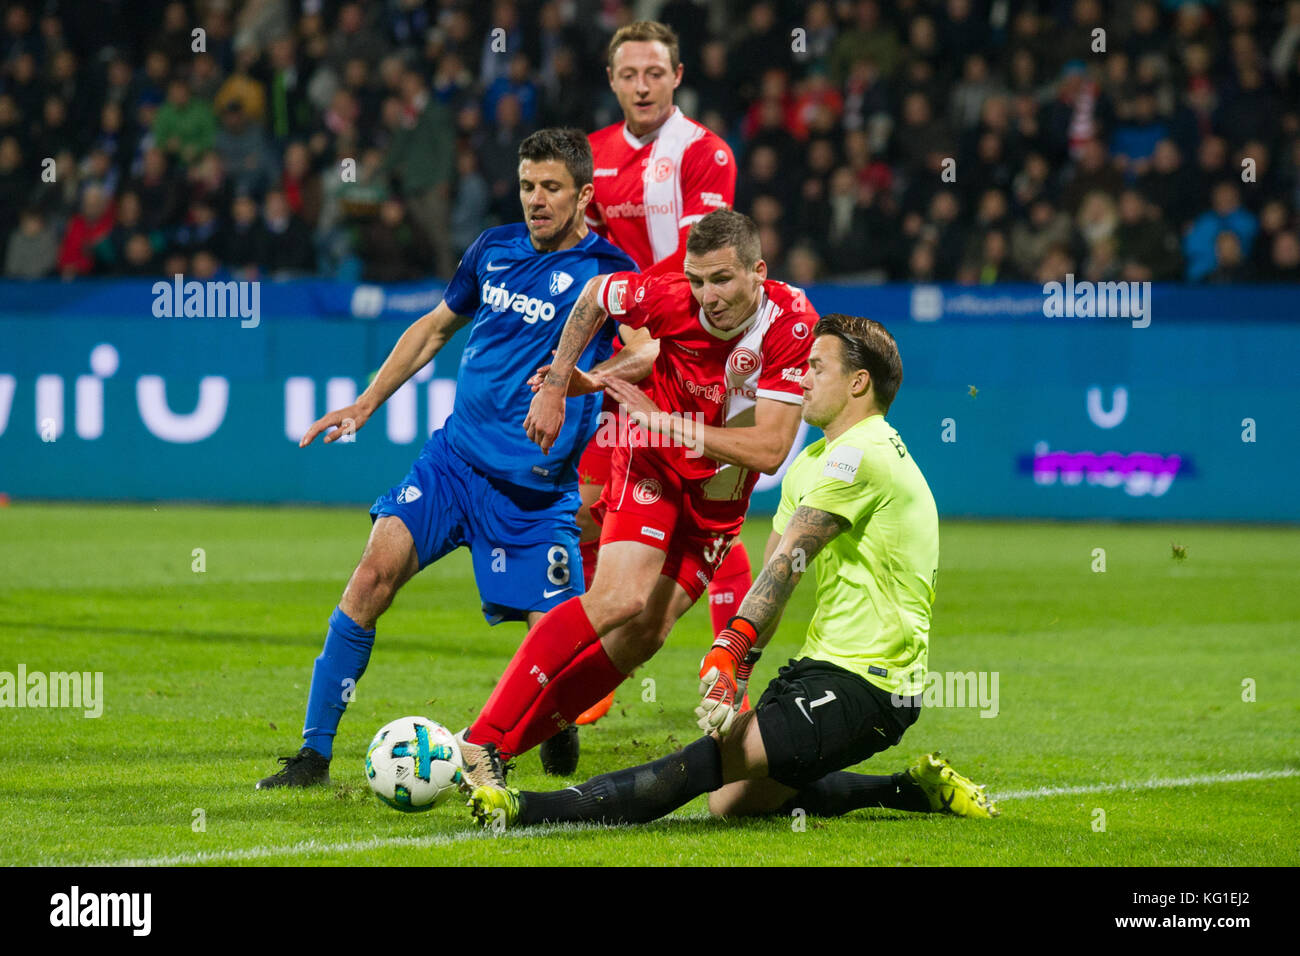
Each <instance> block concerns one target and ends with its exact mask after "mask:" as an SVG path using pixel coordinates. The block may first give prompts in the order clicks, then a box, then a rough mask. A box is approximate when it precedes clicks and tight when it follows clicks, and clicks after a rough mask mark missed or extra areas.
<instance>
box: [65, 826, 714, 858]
mask: <svg viewBox="0 0 1300 956" xmlns="http://www.w3.org/2000/svg"><path fill="white" fill-rule="evenodd" d="M673 819H674V820H696V821H698V820H708V819H711V815H710V814H708V813H689V814H682V815H680V816H675V817H673ZM617 829H622V828H621V827H617V826H613V825H608V824H598V823H555V824H546V825H544V826H536V827H528V828H527V829H524V830H505V831H502V832H500V833H493V834H490V835H489V834H487V833H484V832H483V831H482V830H479V829H469V830H465V831H463V832H460V833H430V834H427V835H426V836H409V837H371V838H370V839H368V840H352V841H349V842H347V843H318V842H317V841H315V840H305V841H303V842H302V843H294V844H292V845H290V846H283V847H249V848H248V849H244V850H203V851H200V852H198V853H177V854H174V855H172V856H151V857H140V858H137V859H134V860H86V861H83V862H81V863H51V864H48V865H50V866H197V865H202V864H204V863H244V862H248V861H252V860H265V859H270V858H272V857H281V856H284V857H294V856H310V855H312V854H315V853H358V852H365V851H367V850H380V849H385V848H388V847H399V846H405V847H416V848H421V847H439V846H450V845H451V844H453V843H463V842H465V841H466V840H495V839H501V838H506V839H511V838H513V839H519V838H528V837H542V836H546V835H547V834H549V833H559V832H564V831H570V832H572V831H578V830H617Z"/></svg>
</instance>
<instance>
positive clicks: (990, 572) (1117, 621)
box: [0, 503, 1300, 866]
mask: <svg viewBox="0 0 1300 956" xmlns="http://www.w3.org/2000/svg"><path fill="white" fill-rule="evenodd" d="M368 527H369V519H368V518H367V516H366V514H365V510H364V509H361V508H358V509H347V510H340V509H312V508H284V509H275V508H267V509H259V508H207V507H192V506H178V505H170V504H159V505H157V506H154V505H136V506H117V505H112V506H104V505H84V506H83V505H36V504H26V503H16V504H14V505H12V506H10V507H8V508H6V509H3V510H0V528H3V533H0V569H2V570H3V577H2V578H0V671H7V672H10V673H14V672H16V670H17V668H18V666H19V665H20V664H22V665H25V667H26V669H27V671H28V672H29V673H31V672H36V671H41V672H51V671H71V670H77V671H101V672H103V675H104V677H103V680H104V698H105V704H104V711H103V715H102V716H101V717H99V718H98V719H90V718H86V717H85V716H83V715H82V713H81V712H80V711H73V710H68V709H16V708H15V709H10V708H0V794H3V799H0V864H20V865H26V864H80V863H121V862H133V863H137V864H138V863H170V864H187V863H194V864H204V863H210V864H237V865H278V864H295V865H299V864H344V865H346V864H362V865H383V866H394V865H406V864H415V865H429V864H450V865H457V864H494V863H505V864H531V863H539V864H550V865H555V864H560V865H564V864H574V865H598V864H641V865H652V866H663V865H689V864H715V863H718V862H725V863H728V864H767V863H773V864H796V865H798V864H849V865H863V864H926V865H929V864H966V865H1001V864H1007V865H1017V864H1047V865H1054V864H1063V865H1075V864H1101V865H1109V864H1126V865H1168V864H1181V865H1216V866H1219V865H1259V864H1290V865H1295V864H1297V863H1300V849H1297V848H1298V847H1300V824H1297V816H1298V812H1300V746H1298V742H1300V653H1297V652H1298V651H1300V588H1297V587H1296V581H1297V571H1296V569H1297V567H1298V566H1300V532H1297V531H1295V530H1288V529H1279V528H1239V527H1220V526H1193V525H1178V526H1160V525H1105V524H995V523H966V522H957V521H945V522H943V523H942V524H941V534H942V558H941V569H940V573H939V584H938V591H939V598H938V602H937V604H936V606H935V616H934V626H933V631H932V635H931V655H930V666H931V668H932V669H933V670H937V671H943V672H947V671H955V672H966V671H985V672H994V671H996V672H997V673H998V675H999V700H998V714H997V716H996V717H992V718H987V717H981V716H980V710H979V708H977V707H976V708H972V707H965V708H956V707H945V708H938V707H936V708H929V709H927V710H926V711H925V712H924V713H923V714H922V716H921V719H920V720H919V721H918V722H917V724H916V725H915V726H914V727H913V728H912V729H911V730H910V731H909V732H908V734H907V736H906V737H905V738H904V740H903V743H902V744H901V745H900V746H899V747H897V748H894V749H893V750H891V751H888V752H886V753H884V754H880V755H877V756H876V757H875V758H873V759H872V760H871V761H869V762H868V763H867V764H864V765H863V767H864V768H865V769H867V770H868V771H874V772H881V773H885V772H892V771H894V770H896V769H900V768H902V767H903V766H904V765H906V763H907V762H908V761H910V760H911V759H912V758H913V757H914V756H915V755H916V754H918V753H921V752H923V751H926V750H932V749H940V750H942V751H943V752H944V753H945V754H946V755H949V756H951V758H952V760H953V762H954V764H955V766H957V767H958V769H960V770H962V771H963V772H965V773H966V774H968V775H969V776H971V777H973V778H974V779H975V780H976V781H978V782H981V783H985V784H987V785H988V787H989V790H990V792H991V793H992V794H993V795H994V796H995V798H998V799H999V803H1000V805H1001V807H1002V811H1003V815H1002V817H1001V818H999V819H997V820H993V821H974V820H960V819H954V818H948V817H939V816H928V815H908V814H903V813H894V812H886V811H876V812H859V813H856V814H853V815H850V816H848V817H843V818H839V819H833V820H814V819H809V820H807V821H806V827H803V828H801V827H799V826H797V825H796V824H797V822H798V821H797V820H794V819H791V818H771V819H765V820H759V821H747V822H744V823H736V822H727V821H720V820H714V819H711V818H709V817H708V815H707V810H706V808H705V804H704V801H703V799H700V800H696V801H694V802H693V803H691V804H689V805H687V806H686V807H684V808H682V810H681V811H679V812H678V813H677V814H676V815H674V816H673V817H671V818H669V819H667V820H665V821H661V822H660V823H658V824H655V825H652V826H645V827H639V828H607V827H569V828H547V829H540V830H532V831H521V832H512V833H507V834H504V835H501V836H495V835H493V834H491V833H480V832H478V831H477V830H475V829H474V828H473V827H472V826H471V823H470V820H469V818H468V815H467V812H466V811H465V810H464V809H463V807H461V806H460V805H459V804H452V805H449V806H446V807H440V808H438V809H435V810H433V811H431V812H429V813H424V814H411V815H405V814H400V813H395V812H394V811H392V810H390V809H388V808H387V807H385V806H383V805H382V804H381V803H379V801H378V800H376V799H375V798H374V797H372V796H371V795H370V793H369V790H368V788H367V787H366V784H365V781H364V779H363V776H362V769H361V768H362V759H363V753H364V749H365V746H366V744H367V742H368V741H369V739H370V737H371V735H372V734H373V733H374V731H375V730H376V729H377V728H378V727H379V726H380V725H382V724H383V723H385V722H387V721H389V720H391V719H393V718H395V717H399V716H402V715H404V714H410V713H418V714H423V715H425V716H428V717H431V718H433V719H435V720H438V721H441V722H442V723H444V724H447V725H448V726H450V727H451V728H452V729H459V728H460V727H461V726H463V725H464V724H465V723H466V722H468V720H469V719H470V718H471V717H472V716H473V714H474V713H475V712H476V710H477V708H478V707H479V705H481V703H482V702H483V700H484V699H485V698H486V696H487V694H488V693H489V691H490V690H491V689H492V686H493V683H494V681H495V679H496V677H497V675H498V674H499V673H500V671H501V669H502V668H503V667H504V665H505V662H506V661H507V659H508V658H509V656H510V654H511V653H512V652H513V650H514V648H515V647H516V645H517V643H518V641H519V640H520V639H521V638H522V626H521V625H504V626H501V627H498V628H494V629H489V628H488V627H487V626H486V625H485V624H484V623H483V620H482V618H481V616H480V615H479V613H478V607H477V600H476V594H475V590H474V585H473V578H472V575H471V572H470V565H469V560H468V556H467V554H466V553H465V552H460V553H458V554H456V555H453V556H451V557H450V558H448V559H446V560H444V561H443V562H441V563H439V564H437V565H434V566H433V567H431V568H429V569H426V570H425V571H424V572H422V573H421V574H420V575H419V576H417V577H416V578H415V580H414V581H412V582H411V584H409V585H408V586H407V588H406V589H405V590H404V591H403V592H402V593H401V594H400V595H399V596H398V598H397V601H396V604H395V606H394V607H393V609H392V610H391V611H390V612H389V613H388V614H387V615H386V616H385V617H384V618H383V619H382V620H381V621H380V624H379V634H378V639H377V643H376V648H375V653H374V655H373V657H372V658H371V662H370V668H369V670H368V672H367V673H366V676H365V678H364V679H363V680H362V681H361V683H360V686H359V688H358V694H357V699H356V701H355V702H354V703H353V704H352V707H351V708H350V710H349V711H348V714H347V716H346V718H345V719H344V722H343V726H342V730H341V733H340V736H339V739H338V746H337V749H336V753H335V760H334V764H333V777H334V784H333V786H331V787H329V788H319V789H316V790H312V791H310V792H282V791H277V792H271V793H257V792H254V790H253V784H254V782H255V781H256V780H257V779H258V778H259V777H262V776H264V775H265V774H267V773H269V772H271V771H272V770H274V769H275V766H276V765H275V762H274V758H275V757H276V756H277V755H280V754H287V753H291V752H293V751H294V750H296V749H297V746H298V737H299V731H300V729H301V726H302V717H303V708H304V705H305V703H306V695H307V685H308V680H309V677H310V673H311V663H312V659H313V658H314V657H315V656H316V654H317V653H318V652H319V649H320V645H321V641H322V639H323V637H324V632H325V624H326V619H327V617H328V615H329V613H330V611H331V610H332V609H333V607H334V606H335V604H336V603H337V601H338V597H339V594H340V592H341V590H342V587H343V584H344V583H345V581H346V579H347V577H348V575H349V573H350V572H351V570H352V567H353V565H354V563H355V561H356V559H357V558H358V557H359V555H360V553H361V548H362V545H363V544H364V541H365V537H366V534H367V531H368ZM767 532H768V527H767V523H766V521H764V520H761V519H756V520H754V521H752V522H750V524H749V525H748V526H747V527H746V530H745V537H746V540H747V543H748V545H749V548H750V552H751V554H754V555H758V554H761V549H762V542H763V541H764V540H765V539H766V536H767ZM1171 544H1177V545H1181V546H1182V547H1184V548H1185V549H1186V550H1185V555H1186V556H1185V558H1184V559H1182V560H1176V559H1175V558H1174V557H1173V555H1172V550H1173V549H1172V548H1171ZM198 548H201V549H203V561H204V562H205V565H206V570H204V571H202V572H197V571H195V570H193V565H194V563H195V560H196V558H195V557H194V554H195V549H198ZM1098 548H1101V549H1104V552H1105V556H1104V560H1105V571H1104V573H1103V572H1099V571H1094V570H1093V568H1094V566H1095V565H1096V564H1097V562H1098V558H1097V556H1096V554H1095V551H1094V549H1098ZM811 590H812V589H811V587H810V585H809V584H805V585H804V586H803V587H801V588H800V590H799V591H798V592H797V593H796V595H795V598H794V600H793V602H792V605H791V607H790V608H789V610H788V612H787V613H786V616H785V621H784V624H783V625H782V627H781V630H780V632H779V634H778V635H777V637H776V639H775V640H774V642H773V644H772V646H771V648H770V649H769V651H768V653H767V654H766V655H765V657H764V659H763V661H762V662H761V664H760V666H759V668H758V671H757V673H756V674H755V686H757V687H761V686H763V685H764V684H765V683H766V680H767V679H768V678H769V677H770V676H771V675H772V674H773V673H774V672H775V670H776V667H777V666H778V664H780V663H783V662H784V661H785V659H786V658H787V657H789V656H790V655H792V654H793V653H794V652H795V650H796V649H797V648H798V646H799V644H800V641H801V637H802V629H803V626H804V623H805V622H806V621H807V618H808V615H809V613H810V611H811ZM708 630H709V628H708V617H707V613H706V610H705V609H704V608H703V607H697V608H696V609H695V610H693V611H692V612H691V614H690V615H689V616H687V617H686V618H685V619H684V620H683V621H682V622H681V623H680V624H679V625H678V627H677V629H676V631H674V633H673V635H672V637H671V638H670V640H669V644H668V646H666V647H665V648H664V650H663V651H662V652H661V653H660V654H659V655H658V657H656V658H655V659H654V660H653V661H651V662H650V663H649V664H648V665H647V666H646V667H645V668H643V669H642V671H640V672H639V673H638V674H637V675H636V677H635V679H634V680H633V681H630V682H629V683H628V684H625V685H624V687H623V688H622V689H621V690H620V692H619V698H618V703H617V704H616V706H615V709H614V710H613V711H612V712H611V715H610V716H609V717H608V718H607V719H605V720H604V721H602V722H601V723H600V724H599V725H597V726H596V727H594V728H590V729H586V730H584V732H583V758H582V764H581V767H580V774H581V777H582V778H585V777H587V776H590V775H592V774H595V773H599V772H603V771H606V770H611V769H614V768H617V767H619V766H623V765H627V764H631V763H639V762H641V761H644V760H647V759H650V758H651V757H654V756H658V755H660V754H662V753H665V752H667V751H668V750H670V749H672V748H673V747H674V746H675V745H676V744H678V743H684V742H686V741H689V740H691V739H692V738H693V737H694V736H695V734H696V731H695V728H694V724H693V717H692V715H691V709H692V707H693V706H694V703H695V684H696V678H695V673H696V669H697V667H698V662H699V659H700V656H701V654H702V652H703V650H704V648H705V646H706V645H707V643H708V640H709V633H708ZM647 681H653V684H651V683H647ZM1250 682H1253V696H1254V700H1253V701H1250V700H1244V699H1243V696H1247V697H1248V696H1250V693H1249V689H1250V687H1251V686H1252V685H1251V683H1250ZM652 691H653V693H652ZM513 779H514V781H515V782H517V783H518V784H519V785H521V786H523V787H525V788H534V789H536V788H542V787H546V786H555V785H567V784H569V783H573V782H576V781H573V780H568V781H563V783H562V784H561V783H557V782H556V781H554V780H548V779H547V778H545V777H544V776H543V775H542V773H541V769H540V767H539V764H538V760H537V757H536V755H535V754H530V755H527V756H525V757H523V758H522V759H521V760H520V762H519V767H518V770H517V773H516V775H515V777H514V778H513ZM1103 826H1104V829H1103V828H1102V827H1103Z"/></svg>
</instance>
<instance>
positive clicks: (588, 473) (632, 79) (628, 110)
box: [542, 20, 751, 773]
mask: <svg viewBox="0 0 1300 956" xmlns="http://www.w3.org/2000/svg"><path fill="white" fill-rule="evenodd" d="M606 73H607V75H608V76H609V85H610V89H612V90H613V91H614V95H615V96H616V97H617V98H618V103H619V106H620V107H622V110H623V122H621V123H615V124H613V125H612V126H606V127H605V128H604V129H600V130H597V131H596V132H594V133H592V134H591V135H590V137H588V138H589V139H590V140H591V149H592V153H593V155H594V158H595V179H594V182H595V187H596V192H595V195H594V197H593V198H592V201H591V203H590V205H589V206H588V207H587V225H588V226H590V227H591V229H592V230H593V231H594V232H596V233H598V234H599V235H601V236H603V237H604V238H606V239H608V240H609V241H610V242H612V243H614V245H616V246H618V247H619V248H620V249H622V250H623V251H624V252H626V253H627V254H628V255H629V256H631V257H632V259H633V261H634V262H636V264H637V267H638V268H640V269H641V270H642V271H643V272H644V271H647V270H652V269H653V270H655V271H660V270H662V271H668V272H680V271H681V268H682V260H683V258H684V256H685V254H686V236H687V233H688V232H690V229H691V226H693V225H694V224H695V223H697V222H699V221H700V219H702V218H703V217H704V216H706V215H707V214H708V213H710V212H713V211H714V210H715V209H726V208H730V207H731V205H732V203H733V202H734V200H735V195H736V162H735V157H734V156H732V153H731V148H730V147H729V146H727V144H726V142H725V141H724V140H723V139H722V138H721V137H720V136H718V135H717V134H715V133H713V132H712V131H711V130H709V129H708V128H706V127H704V126H701V125H700V124H699V123H697V122H695V121H694V120H692V119H688V118H687V117H686V116H685V115H684V114H683V113H682V111H681V110H680V109H678V108H677V107H676V106H674V105H673V91H674V90H676V89H677V87H678V86H679V85H680V84H681V82H682V64H681V61H680V58H679V52H678V45H677V35H676V34H675V33H674V32H673V30H672V28H670V27H668V26H665V25H664V24H662V23H657V22H654V21H644V20H643V21H638V22H636V23H630V24H628V25H627V26H625V27H622V28H621V29H619V30H618V32H617V33H615V34H614V36H613V38H612V39H611V40H610V43H609V62H608V64H607V66H606ZM616 347H617V343H616ZM616 409H617V405H616V404H615V403H614V402H613V401H612V400H611V399H609V398H608V397H607V398H606V400H605V405H604V408H603V409H602V413H604V414H608V415H610V416H613V415H615V414H616ZM607 434H608V429H605V430H602V431H601V432H598V437H597V438H593V439H592V441H591V442H590V444H589V445H588V446H587V450H586V452H585V453H584V454H583V457H582V460H581V462H580V463H579V465H578V475H579V481H580V482H581V484H580V485H579V492H580V494H581V495H582V508H581V510H580V511H579V513H578V516H577V521H578V527H579V528H580V529H581V531H582V540H581V547H582V567H583V574H584V575H585V576H586V583H587V587H588V588H590V587H591V583H592V578H593V576H594V575H595V571H596V553H597V548H598V545H599V542H600V527H599V526H598V525H597V524H596V522H595V520H594V519H593V517H592V516H591V511H590V509H591V506H592V505H593V504H594V503H595V502H596V501H597V500H598V499H599V498H600V496H601V492H602V491H603V489H604V487H605V485H606V484H607V483H608V482H609V469H610V457H611V455H612V453H613V451H614V447H613V445H612V444H611V443H610V442H608V441H607V440H606V438H607ZM750 581H751V577H750V565H749V555H748V554H747V553H746V551H745V547H744V544H742V543H741V542H740V541H737V542H736V543H735V544H734V546H733V547H732V548H731V550H730V551H729V552H728V553H727V557H726V559H725V560H724V562H723V564H722V566H721V567H720V568H719V569H718V571H717V574H715V575H714V577H713V580H712V583H710V585H709V604H710V610H711V614H712V619H713V630H714V632H715V633H718V632H721V630H722V629H723V628H725V627H726V624H727V620H728V619H729V618H730V617H731V614H732V613H733V612H734V611H735V609H736V608H738V607H739V606H740V599H741V598H742V597H743V596H744V595H745V592H746V591H748V590H749V585H750ZM613 701H614V695H613V693H612V692H611V693H610V694H609V695H608V696H607V697H605V698H604V699H603V700H601V701H600V702H599V703H597V704H596V705H595V706H593V707H592V708H591V709H590V710H589V711H587V712H586V713H584V714H582V715H581V716H580V717H579V718H578V721H577V723H578V724H585V723H591V722H593V721H595V720H598V719H600V718H601V717H603V716H604V715H605V713H606V712H607V711H608V710H609V708H610V705H611V704H612V703H613ZM556 743H557V744H559V743H560V741H557V742H556ZM542 756H543V759H542V763H543V766H546V767H548V769H550V767H551V765H552V764H554V765H555V767H556V769H557V772H561V773H563V772H564V771H566V770H567V772H568V773H571V772H572V770H571V769H569V764H570V763H571V762H572V760H573V759H576V741H573V740H571V741H568V742H567V743H566V744H564V745H561V746H557V747H555V749H554V752H553V753H551V754H548V753H547V752H546V751H545V750H544V751H543V755H542Z"/></svg>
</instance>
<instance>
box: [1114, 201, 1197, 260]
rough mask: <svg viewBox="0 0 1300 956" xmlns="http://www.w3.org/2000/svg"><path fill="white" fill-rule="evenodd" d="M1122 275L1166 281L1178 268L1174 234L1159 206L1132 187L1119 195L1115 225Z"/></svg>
mask: <svg viewBox="0 0 1300 956" xmlns="http://www.w3.org/2000/svg"><path fill="white" fill-rule="evenodd" d="M1115 239H1116V242H1117V243H1118V248H1117V253H1118V256H1119V261H1120V268H1121V273H1122V277H1123V278H1124V279H1125V280H1126V281H1129V282H1147V281H1157V282H1167V281H1171V280H1174V279H1177V278H1178V277H1179V275H1180V272H1181V269H1182V254H1181V253H1180V252H1179V249H1178V237H1177V235H1176V234H1175V233H1174V232H1173V230H1171V229H1170V228H1169V226H1168V225H1167V224H1166V223H1165V221H1164V219H1163V218H1162V217H1161V215H1160V210H1159V208H1157V207H1156V206H1155V205H1154V204H1152V203H1149V202H1147V200H1145V199H1144V198H1143V197H1142V194H1141V193H1140V192H1138V191H1137V190H1136V189H1126V190H1124V192H1123V193H1122V194H1121V195H1120V197H1119V225H1118V226H1117V227H1116V229H1115Z"/></svg>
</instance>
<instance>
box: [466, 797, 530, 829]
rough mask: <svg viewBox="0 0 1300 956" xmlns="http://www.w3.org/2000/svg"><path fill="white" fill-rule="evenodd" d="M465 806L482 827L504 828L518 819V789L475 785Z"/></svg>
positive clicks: (512, 824)
mask: <svg viewBox="0 0 1300 956" xmlns="http://www.w3.org/2000/svg"><path fill="white" fill-rule="evenodd" d="M466 806H468V807H469V808H470V813H471V814H472V815H473V816H474V819H475V820H476V821H478V825H479V826H481V827H482V828H483V829H485V830H487V829H502V830H504V829H506V828H507V827H512V826H514V825H515V823H516V822H517V821H518V820H519V791H518V790H516V789H515V788H514V787H493V786H483V787H475V788H474V790H473V791H472V792H471V793H470V795H469V803H468V804H466Z"/></svg>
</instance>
